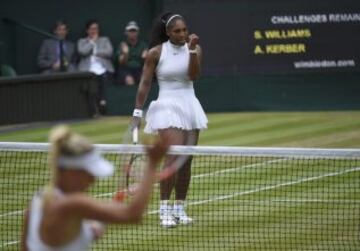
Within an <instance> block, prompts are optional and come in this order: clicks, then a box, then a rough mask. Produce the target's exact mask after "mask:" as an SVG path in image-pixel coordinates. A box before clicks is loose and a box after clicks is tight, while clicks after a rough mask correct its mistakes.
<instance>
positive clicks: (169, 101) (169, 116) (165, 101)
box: [144, 89, 208, 133]
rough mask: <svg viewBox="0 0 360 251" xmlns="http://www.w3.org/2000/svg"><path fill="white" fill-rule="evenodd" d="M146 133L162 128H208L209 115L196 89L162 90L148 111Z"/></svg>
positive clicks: (155, 131)
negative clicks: (197, 96)
mask: <svg viewBox="0 0 360 251" xmlns="http://www.w3.org/2000/svg"><path fill="white" fill-rule="evenodd" d="M145 119H146V125H145V128H144V131H145V132H146V133H157V132H158V130H160V129H166V128H177V129H181V130H194V129H199V130H203V129H206V128H207V123H208V120H207V117H206V115H205V112H204V110H203V108H202V107H201V104H200V102H199V100H198V99H197V98H196V96H195V94H194V90H192V89H190V90H172V91H162V92H160V94H159V98H158V99H157V100H156V101H152V102H151V103H150V106H149V109H148V111H147V113H146V118H145Z"/></svg>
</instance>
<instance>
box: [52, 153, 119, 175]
mask: <svg viewBox="0 0 360 251" xmlns="http://www.w3.org/2000/svg"><path fill="white" fill-rule="evenodd" d="M58 165H59V166H60V167H61V168H64V169H69V170H84V171H86V172H88V173H89V174H91V175H92V176H94V177H99V178H103V177H108V176H111V175H113V173H114V166H113V165H112V164H111V163H110V162H109V161H107V160H106V159H104V158H103V157H102V156H101V155H100V153H99V152H98V151H96V150H92V151H90V152H88V153H85V154H83V155H80V156H74V157H73V156H61V157H60V158H59V159H58Z"/></svg>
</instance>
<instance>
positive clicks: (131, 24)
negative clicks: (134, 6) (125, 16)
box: [125, 21, 140, 31]
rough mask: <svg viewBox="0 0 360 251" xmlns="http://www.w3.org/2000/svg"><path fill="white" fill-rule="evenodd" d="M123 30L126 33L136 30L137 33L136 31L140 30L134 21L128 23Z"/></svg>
mask: <svg viewBox="0 0 360 251" xmlns="http://www.w3.org/2000/svg"><path fill="white" fill-rule="evenodd" d="M125 30H126V31H130V30H137V31H138V30H140V28H139V26H138V24H137V22H135V21H130V22H129V23H128V24H127V25H126V27H125Z"/></svg>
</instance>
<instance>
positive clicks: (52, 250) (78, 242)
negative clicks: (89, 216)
mask: <svg viewBox="0 0 360 251" xmlns="http://www.w3.org/2000/svg"><path fill="white" fill-rule="evenodd" d="M57 192H58V193H59V194H61V192H60V191H59V190H58V191H57ZM42 197H43V196H42V193H41V192H39V193H37V194H36V195H35V196H34V197H33V200H32V202H31V207H30V217H29V223H28V232H27V239H26V244H27V247H28V250H29V251H88V250H90V246H91V242H92V240H93V232H92V230H91V227H90V225H89V224H88V223H85V222H83V223H82V229H81V230H80V233H79V236H78V237H76V238H75V239H74V240H73V241H71V242H70V243H68V244H66V245H65V246H62V247H51V246H49V245H47V244H45V243H44V242H43V241H42V240H41V238H40V223H41V219H42V215H43V198H42Z"/></svg>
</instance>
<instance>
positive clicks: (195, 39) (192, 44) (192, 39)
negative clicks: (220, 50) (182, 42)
mask: <svg viewBox="0 0 360 251" xmlns="http://www.w3.org/2000/svg"><path fill="white" fill-rule="evenodd" d="M199 40H200V38H199V36H198V35H196V34H190V36H189V49H190V50H195V49H196V45H198V44H199Z"/></svg>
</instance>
